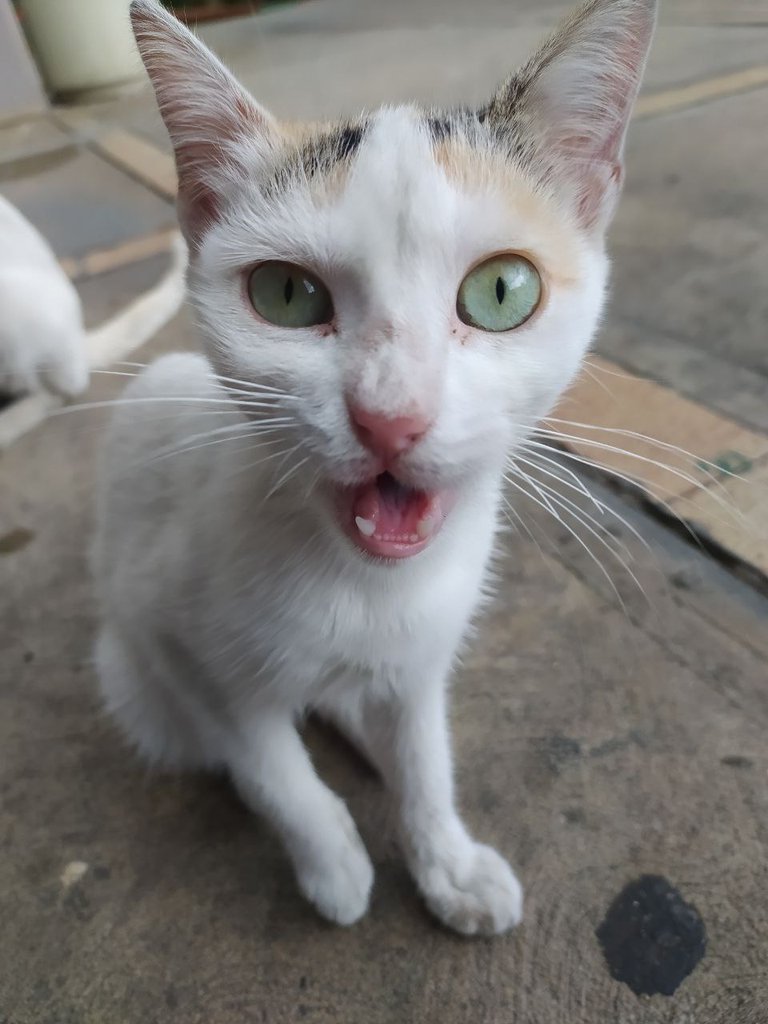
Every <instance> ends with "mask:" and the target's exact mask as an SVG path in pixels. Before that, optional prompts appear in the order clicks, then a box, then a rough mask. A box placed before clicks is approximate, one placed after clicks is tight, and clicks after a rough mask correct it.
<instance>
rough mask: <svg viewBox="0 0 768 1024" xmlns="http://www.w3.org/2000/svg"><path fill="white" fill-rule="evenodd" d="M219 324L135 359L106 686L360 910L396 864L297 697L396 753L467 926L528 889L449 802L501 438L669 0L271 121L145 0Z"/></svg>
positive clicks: (102, 673) (194, 259) (417, 871)
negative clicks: (379, 866) (418, 84)
mask: <svg viewBox="0 0 768 1024" xmlns="http://www.w3.org/2000/svg"><path fill="white" fill-rule="evenodd" d="M131 17H132V20H133V26H134V30H135V34H136V38H137V42H138V46H139V50H140V52H141V55H142V57H143V60H144V62H145V65H146V67H147V70H148V72H149V76H150V79H151V81H152V84H153V86H154V89H155V92H156V96H157V100H158V104H159V108H160V111H161V113H162V116H163V118H164V121H165V124H166V127H167V129H168V132H169V134H170V138H171V140H172V142H173V145H174V149H175V154H176V163H177V169H178V175H179V192H178V213H179V219H180V224H181V227H182V230H183V232H184V235H185V237H186V239H187V242H188V244H189V247H190V252H191V257H190V269H189V283H188V288H189V295H190V298H191V301H192V303H193V305H194V307H195V310H196V313H197V317H198V320H199V323H200V326H201V330H202V335H203V342H204V346H205V352H206V354H205V356H201V355H194V354H173V355H168V356H165V357H163V358H161V359H159V360H158V361H157V362H155V363H154V364H152V365H150V366H149V367H148V368H147V369H146V370H145V371H144V372H142V374H141V375H140V376H139V377H138V379H136V380H135V381H133V382H132V383H131V384H130V386H129V387H128V389H127V391H126V394H125V397H126V401H125V402H124V403H122V404H121V406H120V407H119V409H118V410H117V412H116V414H115V416H114V420H113V423H112V426H111V430H110V434H109V438H108V441H107V445H106V453H105V460H104V469H103V472H102V484H101V490H100V495H99V499H98V519H99V530H98V537H97V541H96V544H95V548H94V553H93V554H94V569H95V573H96V580H97V585H98V591H99V596H100V608H101V626H100V634H99V637H98V640H97V648H96V658H97V667H98V672H99V677H100V685H101V690H102V694H103V698H104V701H105V705H106V708H107V709H108V710H109V712H111V713H112V715H113V716H114V718H115V720H116V721H117V723H118V724H119V726H120V727H121V728H122V730H123V732H124V733H125V734H126V736H127V737H128V738H129V739H130V740H131V741H132V743H133V744H134V745H135V747H136V748H137V749H138V751H139V752H140V753H141V754H142V755H143V756H144V757H145V758H147V759H148V760H149V761H151V762H153V763H156V764H160V765H166V766H170V767H173V768H201V767H202V768H210V769H217V770H220V769H223V770H225V771H226V772H228V774H229V775H230V777H231V779H232V780H233V782H234V785H235V786H236V788H237V790H238V791H239V793H240V794H241V796H242V798H243V800H244V801H245V802H246V803H247V804H248V805H249V806H250V807H251V808H253V810H254V811H256V812H257V813H259V814H261V815H263V816H264V817H266V818H267V819H268V820H269V821H270V822H271V824H272V825H273V826H274V828H275V829H276V831H277V833H278V834H279V836H280V837H281V839H282V842H283V844H284V846H285V849H286V851H287V854H288V856H289V857H290V859H291V861H292V864H293V867H294V870H295V874H296V878H297V881H298V885H299V887H300V889H301V891H302V892H303V893H304V895H305V896H306V897H307V898H308V899H309V900H310V901H311V902H312V903H313V904H314V906H315V908H316V909H317V910H318V911H319V912H320V914H322V915H323V916H324V917H326V918H328V919H329V920H331V921H334V922H337V923H339V924H341V925H349V924H352V923H353V922H355V921H357V920H358V919H359V918H360V917H361V916H362V915H363V914H364V913H365V911H366V908H367V906H368V903H369V897H370V891H371V886H372V882H373V868H372V865H371V861H370V859H369V856H368V854H367V852H366V850H365V847H364V845H363V843H362V840H361V838H360V836H359V834H358V831H357V828H356V826H355V824H354V822H353V820H352V818H351V816H350V813H349V811H348V810H347V807H346V806H345V804H344V803H343V802H342V801H341V800H340V799H339V798H338V797H337V796H336V795H335V794H334V793H333V792H332V791H331V790H330V789H329V788H328V787H327V786H326V785H325V784H324V783H323V782H322V781H321V780H320V779H319V778H318V776H317V774H316V773H315V770H314V768H313V765H312V763H311V760H310V757H309V755H308V752H307V750H306V749H305V747H304V745H303V743H302V740H301V738H300V735H299V732H298V731H297V725H298V724H299V723H300V721H301V719H302V717H303V716H304V715H306V714H307V713H310V712H312V713H317V714H318V715H320V716H324V717H326V718H328V719H330V720H331V721H332V722H333V723H335V724H336V725H337V726H338V727H339V729H341V730H342V731H343V732H344V733H345V734H346V735H347V736H348V737H349V738H350V739H351V740H352V742H353V743H354V744H355V745H357V746H358V747H359V748H360V749H361V750H362V751H363V752H364V754H365V755H366V756H367V757H368V759H369V760H370V761H371V762H372V764H373V765H374V766H375V767H376V768H377V769H378V770H379V772H380V774H381V776H382V778H383V779H384V781H385V784H386V785H387V787H388V788H389V790H390V792H391V794H392V795H393V797H394V800H395V803H396V806H397V808H398V819H399V836H400V840H401V845H402V849H403V854H404V857H405V859H406V861H407V863H408V866H409V868H410V871H411V873H412V874H413V876H414V878H415V881H416V884H417V886H418V888H419V890H420V892H421V894H422V896H423V898H424V900H425V901H426V903H427V905H428V906H429V908H430V909H431V911H432V912H433V913H434V914H435V915H436V916H437V918H438V919H439V920H440V921H442V922H443V923H444V924H445V925H447V926H449V927H450V928H453V929H455V930H456V931H458V932H460V933H463V934H467V935H471V934H494V933H499V932H503V931H505V930H507V929H509V928H511V927H512V926H514V925H516V924H517V923H518V922H519V921H520V920H521V917H522V907H523V896H522V889H521V885H520V883H519V881H518V879H517V878H516V876H515V874H514V873H513V871H512V869H511V867H510V866H509V864H508V863H507V861H506V860H505V859H504V858H503V857H502V856H501V855H500V854H499V853H497V852H496V851H495V850H494V849H492V848H490V847H489V846H486V845H483V844H482V843H479V842H477V841H476V840H475V838H474V837H473V836H472V835H471V834H470V832H469V831H468V829H467V827H466V826H465V824H464V823H463V821H462V819H461V817H460V816H459V813H458V811H457V809H456V805H455V801H454V786H453V781H452V757H451V751H450V741H449V737H448V730H447V696H446V681H447V679H448V677H449V675H450V673H451V667H452V664H453V662H454V660H455V656H456V651H457V648H458V647H459V646H460V645H461V643H462V641H463V640H464V638H465V636H466V633H467V629H468V624H469V622H470V620H471V619H472V617H473V615H474V614H475V612H476V610H477V609H478V607H479V605H480V604H482V602H483V599H484V597H485V596H486V595H487V594H488V592H489V590H490V589H491V588H490V584H489V576H488V565H489V559H490V558H491V555H492V551H493V548H494V542H495V538H496V536H497V530H498V520H499V506H500V501H501V484H502V472H503V467H504V463H505V459H506V458H507V456H508V455H509V453H510V451H513V450H514V448H515V446H516V445H517V444H518V443H519V442H520V441H521V440H522V439H523V438H524V437H525V436H526V432H527V431H528V430H529V429H530V428H531V427H532V426H533V425H534V424H535V423H536V421H537V420H538V419H539V418H541V417H543V416H545V415H546V414H547V413H548V412H549V411H550V409H551V407H552V406H553V404H554V403H555V401H556V400H557V397H558V396H559V395H560V393H561V392H562V390H563V389H564V388H565V387H566V385H567V384H568V383H569V382H570V381H571V380H572V379H573V377H574V375H575V373H576V372H577V369H578V367H579V365H580V361H581V359H582V356H583V355H584V353H585V350H586V349H587V347H588V345H589V342H590V340H591V337H592V335H593V332H594V330H595V327H596V324H597V321H598V318H599V316H600V312H601V308H602V305H603V298H604V292H605V288H606V281H607V274H608V263H607V258H606V254H605V230H606V227H607V225H608V223H609V221H610V218H611V214H612V212H613V209H614V207H615V204H616V200H617V197H618V195H619V191H620V187H621V183H622V177H623V167H622V150H623V142H624V136H625V132H626V127H627V123H628V120H629V116H630V113H631V110H632V106H633V103H634V100H635V97H636V94H637V91H638V87H639V83H640V79H641V76H642V72H643V67H644V63H645V59H646V54H647V50H648V47H649V44H650V40H651V37H652V33H653V27H654V22H655V2H654V0H589V2H588V3H586V4H585V5H584V6H583V7H582V8H581V9H580V10H579V11H578V12H577V13H576V14H575V15H574V16H573V17H571V18H570V19H569V20H568V21H567V22H566V23H565V24H564V25H563V26H562V27H561V28H560V30H559V31H558V32H556V34H555V35H553V36H552V37H551V38H550V39H549V40H548V41H547V42H546V43H545V44H544V46H543V47H542V48H541V49H540V50H539V52H538V53H537V54H536V55H535V56H534V57H532V59H531V60H530V61H529V62H528V63H527V64H526V65H525V67H524V68H523V69H522V70H521V71H518V72H517V73H516V74H514V75H512V77H511V78H510V79H509V80H508V81H507V82H506V83H505V84H504V85H503V86H502V87H501V88H500V89H499V91H498V92H497V93H496V95H495V96H494V97H493V99H492V100H491V101H490V103H489V104H488V105H487V106H486V107H484V108H483V109H482V110H457V111H448V112H439V111H434V110H421V109H419V108H418V107H416V106H398V107H384V108H382V109H380V110H378V111H376V112H373V113H370V114H366V115H364V116H362V117H360V118H359V119H355V120H352V121H344V122H342V123H337V124H327V125H326V124H322V125H310V126H295V125H286V124H281V123H279V122H277V121H276V120H275V119H274V118H273V117H272V116H271V115H270V114H269V113H268V112H267V111H266V110H264V109H263V108H262V107H260V106H259V105H258V104H257V103H256V102H255V101H254V100H253V99H252V98H251V97H250V96H249V95H248V94H247V93H246V92H245V91H244V90H243V89H242V88H241V87H240V86H239V85H238V83H237V82H236V81H235V80H234V78H233V77H232V76H231V75H230V73H229V72H228V71H227V70H226V69H225V68H224V67H223V66H222V64H221V63H219V61H218V60H217V59H216V57H215V56H214V55H213V54H211V53H210V52H209V51H208V50H207V49H206V48H205V47H204V46H203V45H202V44H201V43H200V42H199V41H198V40H197V39H196V38H195V37H194V36H193V35H192V34H191V33H190V32H189V31H188V30H187V29H186V28H185V27H184V26H182V25H181V23H180V22H179V21H178V20H176V19H175V18H174V17H173V16H172V15H170V14H168V13H166V12H165V11H163V10H162V8H161V7H160V6H158V5H157V4H156V3H155V2H154V0H133V3H132V5H131Z"/></svg>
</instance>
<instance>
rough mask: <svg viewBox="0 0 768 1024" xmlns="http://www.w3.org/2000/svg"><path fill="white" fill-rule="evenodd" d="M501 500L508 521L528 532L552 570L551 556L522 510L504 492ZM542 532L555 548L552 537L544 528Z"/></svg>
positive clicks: (545, 562)
mask: <svg viewBox="0 0 768 1024" xmlns="http://www.w3.org/2000/svg"><path fill="white" fill-rule="evenodd" d="M501 500H502V503H503V504H504V510H503V511H504V515H505V517H506V519H507V521H508V522H509V523H510V524H511V525H512V526H513V527H514V526H515V525H518V526H519V527H520V529H521V530H523V532H524V533H525V534H526V536H527V537H528V538H529V539H530V541H531V543H532V544H534V546H535V547H536V550H537V551H538V552H539V555H540V556H541V559H542V561H543V562H544V564H545V565H546V566H547V567H548V568H549V569H550V570H551V569H552V565H551V562H550V559H549V556H548V555H546V554H545V553H544V549H543V548H542V546H541V544H539V542H538V540H537V539H536V537H535V536H534V534H533V530H532V529H531V528H530V526H529V525H528V523H526V521H525V520H524V519H523V517H522V515H521V514H520V512H518V510H517V509H516V508H515V506H514V505H513V504H512V502H511V501H510V500H509V499H508V498H507V497H506V495H504V494H502V496H501ZM541 533H542V536H543V537H544V539H545V540H547V541H548V542H549V544H550V545H551V547H552V548H554V544H553V542H552V541H551V539H550V538H549V537H547V535H546V532H545V531H544V530H542V531H541Z"/></svg>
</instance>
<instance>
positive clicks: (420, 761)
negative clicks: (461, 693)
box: [389, 679, 523, 935]
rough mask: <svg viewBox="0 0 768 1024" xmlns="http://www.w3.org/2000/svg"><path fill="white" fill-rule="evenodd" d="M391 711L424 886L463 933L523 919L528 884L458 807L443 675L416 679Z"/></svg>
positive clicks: (399, 778)
mask: <svg viewBox="0 0 768 1024" xmlns="http://www.w3.org/2000/svg"><path fill="white" fill-rule="evenodd" d="M391 710H392V721H391V730H390V736H391V740H392V744H393V746H392V755H393V756H392V757H391V759H389V765H390V771H391V772H392V776H393V777H392V778H391V780H390V783H391V785H393V787H394V789H395V790H396V793H397V796H398V798H399V803H400V820H401V829H402V841H403V845H404V848H405V853H406V856H407V859H408V863H409V866H410V868H411V871H412V873H413V875H414V877H415V879H416V882H417V884H418V886H419V889H420V890H421V892H422V894H423V896H424V898H425V900H426V902H427V904H428V906H429V908H430V909H431V910H432V912H433V913H434V914H435V915H436V916H437V917H438V918H440V920H441V921H443V922H444V923H445V924H446V925H448V927H450V928H453V929H455V930H456V931H458V932H462V933H463V934H465V935H474V934H484V935H491V934H496V933H499V932H504V931H507V930H508V929H509V928H512V927H514V926H515V925H516V924H518V923H519V922H520V920H521V918H522V911H523V893H522V888H521V886H520V883H519V882H518V880H517V878H516V877H515V875H514V873H513V871H512V869H511V868H510V866H509V864H508V863H507V862H506V860H504V858H503V857H501V856H500V855H499V854H498V853H497V852H496V851H495V850H494V849H492V848H491V847H490V846H485V845H483V844H482V843H477V842H475V841H474V840H473V839H472V837H471V836H470V835H469V833H468V832H467V830H466V827H465V826H464V823H463V822H462V820H461V818H460V817H459V814H458V812H457V810H456V806H455V802H454V791H453V773H452V764H451V751H450V739H449V735H448V723H447V714H446V700H445V684H444V681H443V679H432V680H430V681H428V682H426V685H425V681H424V680H422V681H420V682H418V683H416V682H415V681H414V684H413V685H412V686H409V687H406V688H405V689H404V691H403V692H402V693H401V695H400V696H399V697H398V698H397V700H396V703H395V704H394V705H393V706H392V709H391Z"/></svg>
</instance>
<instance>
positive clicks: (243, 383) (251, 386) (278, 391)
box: [113, 359, 296, 398]
mask: <svg viewBox="0 0 768 1024" xmlns="http://www.w3.org/2000/svg"><path fill="white" fill-rule="evenodd" d="M113 365H114V366H130V367H133V368H134V369H137V370H145V369H146V368H147V366H148V365H149V364H148V363H136V362H131V361H129V360H127V359H121V360H117V361H115V363H114V364H113ZM207 376H208V377H209V378H210V379H211V380H215V381H219V382H221V383H225V384H236V385H238V386H239V387H242V388H243V389H245V390H246V391H247V393H248V394H259V393H260V392H265V393H271V394H275V395H278V396H280V397H281V398H295V397H296V396H295V395H291V394H290V393H289V392H287V391H284V390H283V389H282V388H276V387H273V386H272V385H271V384H261V383H259V382H257V381H252V380H239V379H238V378H237V377H225V376H223V375H222V374H220V373H216V372H215V371H214V370H212V369H211V370H208V371H207Z"/></svg>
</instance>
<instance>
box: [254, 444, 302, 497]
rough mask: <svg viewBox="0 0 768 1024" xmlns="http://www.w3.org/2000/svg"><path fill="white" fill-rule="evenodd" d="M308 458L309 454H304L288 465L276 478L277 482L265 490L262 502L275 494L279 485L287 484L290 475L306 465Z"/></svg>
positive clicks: (293, 474)
mask: <svg viewBox="0 0 768 1024" xmlns="http://www.w3.org/2000/svg"><path fill="white" fill-rule="evenodd" d="M309 459H310V456H309V455H305V456H304V458H303V459H301V460H300V461H299V462H297V463H296V464H295V465H293V466H289V467H288V469H287V470H286V472H285V473H283V475H282V476H281V477H280V478H279V479H278V480H277V482H276V483H275V484H273V485H272V487H271V488H270V489H269V490H268V491H267V493H266V495H265V496H264V502H267V501H269V499H270V498H271V497H272V496H273V495H274V494H276V493H277V491H279V490H280V488H281V487H284V486H285V484H287V483H288V481H289V480H290V479H291V477H292V476H295V474H296V473H298V471H299V470H300V469H301V467H302V466H304V465H306V463H307V462H309Z"/></svg>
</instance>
